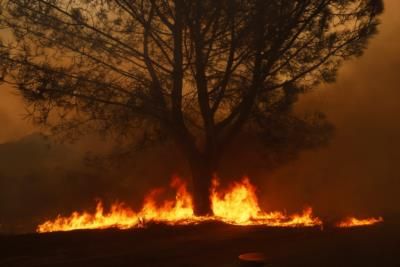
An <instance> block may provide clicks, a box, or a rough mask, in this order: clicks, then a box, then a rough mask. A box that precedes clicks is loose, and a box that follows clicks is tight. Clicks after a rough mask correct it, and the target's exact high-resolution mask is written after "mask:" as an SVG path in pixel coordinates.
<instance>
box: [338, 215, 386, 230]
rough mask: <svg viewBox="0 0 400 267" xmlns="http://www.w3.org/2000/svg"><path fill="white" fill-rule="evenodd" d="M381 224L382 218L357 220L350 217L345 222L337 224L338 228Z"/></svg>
mask: <svg viewBox="0 0 400 267" xmlns="http://www.w3.org/2000/svg"><path fill="white" fill-rule="evenodd" d="M381 222H383V218H382V217H377V218H367V219H357V218H355V217H348V218H346V219H344V220H343V221H341V222H339V223H337V224H336V226H337V227H341V228H349V227H359V226H368V225H374V224H377V223H381Z"/></svg>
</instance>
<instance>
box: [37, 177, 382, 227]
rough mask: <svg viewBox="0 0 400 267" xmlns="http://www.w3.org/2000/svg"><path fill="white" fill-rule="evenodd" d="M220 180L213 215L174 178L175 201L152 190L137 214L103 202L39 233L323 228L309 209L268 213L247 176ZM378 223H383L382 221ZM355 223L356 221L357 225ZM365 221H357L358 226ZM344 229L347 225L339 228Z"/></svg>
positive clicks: (214, 192)
mask: <svg viewBox="0 0 400 267" xmlns="http://www.w3.org/2000/svg"><path fill="white" fill-rule="evenodd" d="M219 186H220V185H219V181H218V180H217V179H214V180H213V181H212V187H211V189H210V199H211V205H212V211H213V215H212V216H196V215H195V214H194V205H193V199H192V196H191V195H190V193H189V192H188V190H187V187H186V183H185V182H184V181H182V180H180V179H179V178H177V177H175V178H173V179H172V181H171V184H170V187H171V188H172V189H174V190H175V191H176V194H175V199H174V200H165V201H157V200H158V198H159V197H160V196H161V194H162V193H163V191H164V190H163V189H155V190H152V191H151V192H150V193H149V194H148V195H147V196H146V197H145V198H144V204H143V206H142V209H141V210H140V211H139V212H135V211H134V210H132V209H131V208H129V207H128V206H126V205H125V204H124V203H120V202H117V203H114V204H112V205H111V207H110V209H109V210H108V211H107V212H106V211H105V209H104V207H103V204H102V202H101V201H99V202H98V203H97V206H96V211H95V212H93V213H90V212H86V211H84V212H77V211H74V212H73V213H72V214H71V215H70V216H67V217H63V216H61V215H58V216H57V218H55V219H53V220H48V221H45V222H44V223H42V224H40V225H39V226H38V227H37V229H36V230H37V232H39V233H44V232H55V231H71V230H78V229H105V228H119V229H129V228H135V227H145V226H146V224H147V223H149V222H154V223H164V224H168V225H188V224H199V223H201V222H205V221H221V222H224V223H227V224H232V225H265V226H273V227H313V226H322V221H321V220H320V219H319V218H318V217H315V216H314V215H313V214H312V209H311V208H310V207H308V208H306V209H304V210H303V212H302V213H300V214H293V215H287V214H285V213H283V212H278V211H275V212H265V211H263V210H262V209H261V208H260V206H259V203H258V198H257V194H256V188H255V187H254V186H253V185H252V184H251V183H250V180H249V179H248V178H247V177H245V178H243V179H242V180H241V181H240V182H235V183H233V184H232V185H231V186H230V187H229V188H228V189H226V190H219ZM378 220H382V218H379V219H378ZM354 222H355V221H353V223H354ZM361 222H363V220H361V221H358V223H359V225H366V224H360V223H361ZM340 227H345V226H340Z"/></svg>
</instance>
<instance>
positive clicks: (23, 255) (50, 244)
mask: <svg viewBox="0 0 400 267" xmlns="http://www.w3.org/2000/svg"><path fill="white" fill-rule="evenodd" d="M399 226H400V223H399V222H390V221H385V222H384V223H382V224H380V225H376V226H372V227H360V228H352V229H336V228H329V227H328V228H327V227H325V229H324V230H321V229H320V228H298V229H287V228H286V229H285V228H265V227H240V226H229V225H223V224H218V223H208V224H202V225H196V226H179V227H176V226H175V227H172V226H165V225H152V226H150V227H148V228H146V229H132V230H125V231H122V230H115V229H110V230H94V231H73V232H65V233H49V234H25V235H3V236H0V266H5V267H12V266H23V267H33V266H157V267H158V266H180V267H183V266H185V267H189V266H193V267H200V266H210V267H214V266H215V267H228V266H232V267H235V266H238V262H237V257H238V255H239V254H241V253H246V252H253V251H258V252H263V253H265V254H266V255H267V257H268V259H269V265H268V266H276V267H278V266H377V267H378V266H379V267H387V266H389V267H390V266H400V227H399Z"/></svg>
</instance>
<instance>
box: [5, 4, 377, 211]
mask: <svg viewBox="0 0 400 267" xmlns="http://www.w3.org/2000/svg"><path fill="white" fill-rule="evenodd" d="M0 3H1V4H0V12H1V13H0V14H1V15H0V25H1V28H2V33H3V35H4V36H6V37H5V38H3V39H4V40H3V41H2V42H1V44H0V57H1V74H2V75H1V77H2V81H3V82H8V83H11V84H14V85H15V87H16V88H17V89H18V90H19V92H20V93H21V94H22V95H23V97H24V99H25V100H26V102H27V105H28V107H29V110H30V111H31V115H32V117H33V118H34V119H35V121H36V122H38V123H43V124H45V125H49V126H51V127H53V129H54V130H58V132H61V133H77V134H82V133H84V132H85V131H84V130H85V129H87V128H86V127H88V126H90V127H92V126H94V127H98V128H100V129H102V130H112V131H119V132H123V133H125V134H126V135H127V136H133V135H134V134H132V133H137V132H142V133H144V136H146V137H147V138H149V139H150V140H154V139H156V138H159V137H161V136H167V137H169V138H170V139H172V140H173V141H174V142H175V143H176V145H177V147H178V148H179V150H180V151H181V152H182V154H183V155H184V156H185V158H186V159H187V161H188V164H189V166H190V168H191V171H192V181H193V187H194V196H195V204H196V213H197V214H207V213H209V211H210V203H209V201H210V200H209V197H208V196H209V194H208V193H209V188H210V182H211V177H212V174H213V172H214V171H215V170H216V169H217V167H218V164H219V161H220V159H221V157H222V156H223V153H224V151H225V150H226V147H228V146H229V145H230V144H231V143H232V141H233V140H234V139H235V138H236V137H237V136H238V134H239V133H241V132H243V131H245V130H249V131H251V132H256V133H262V134H261V137H262V138H264V140H266V143H267V144H269V145H271V146H272V145H275V144H276V142H278V141H279V142H283V143H285V142H291V141H293V140H289V139H290V138H292V139H294V140H295V142H296V143H297V144H302V146H301V147H304V146H310V145H313V144H317V143H319V142H320V141H321V138H316V139H315V138H310V135H312V134H313V133H315V130H318V129H321V127H322V129H326V125H327V124H326V123H325V122H324V120H323V118H321V117H318V116H314V117H312V118H308V119H301V118H297V117H296V116H295V115H293V113H292V111H291V108H292V106H293V104H294V103H295V102H296V100H297V96H298V95H299V94H301V93H303V92H305V91H306V90H307V89H309V88H311V87H313V86H315V85H316V84H317V83H319V82H331V81H333V80H334V79H335V75H336V73H337V70H338V67H339V66H340V63H341V62H342V61H343V60H346V59H349V58H351V57H353V56H359V55H361V53H362V51H363V50H364V48H365V46H366V43H367V41H368V39H369V37H370V36H372V35H373V34H374V33H375V32H376V27H377V24H378V19H377V15H378V14H379V13H381V12H382V9H383V4H382V1H380V0H273V1H265V0H247V1H243V0H220V1H212V0H113V1H111V0H35V1H29V0H28V1H27V0H1V1H0ZM325 132H326V131H324V130H318V131H317V137H318V134H323V133H325ZM314 137H315V136H314ZM322 139H323V138H322Z"/></svg>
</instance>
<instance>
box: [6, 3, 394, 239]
mask: <svg viewBox="0 0 400 267" xmlns="http://www.w3.org/2000/svg"><path fill="white" fill-rule="evenodd" d="M399 8H400V3H399V2H398V1H396V0H390V1H389V0H388V1H386V11H385V13H384V15H383V18H382V25H381V27H380V33H379V34H378V35H377V36H376V37H375V38H373V39H372V40H371V42H370V45H369V47H368V50H367V51H366V53H365V55H363V56H362V57H361V58H359V59H356V60H353V61H351V62H347V63H346V64H345V65H344V66H343V68H342V69H341V71H340V73H339V76H338V80H337V82H336V83H335V84H330V85H323V86H321V87H320V88H316V89H315V90H314V91H312V92H310V93H308V94H307V95H305V96H304V97H303V98H302V99H301V100H300V102H299V104H298V106H297V109H298V111H299V112H308V111H315V110H319V111H322V112H324V113H325V114H326V115H327V117H328V119H329V121H330V122H332V123H333V124H334V125H335V127H336V133H335V136H334V138H333V139H332V141H331V143H330V144H329V146H327V147H322V148H320V149H318V150H313V151H307V152H304V153H302V154H301V155H300V156H299V158H297V159H295V160H293V161H291V162H290V163H288V164H286V165H283V166H281V167H279V168H276V169H273V170H269V171H267V169H268V168H267V167H268V165H267V162H266V160H265V159H263V158H260V157H256V156H255V155H258V153H252V152H254V150H257V149H258V148H259V147H258V146H257V144H251V147H250V148H251V149H247V150H246V151H241V152H237V154H232V155H230V156H229V160H228V164H227V165H226V166H225V168H224V170H223V171H222V172H221V176H222V178H223V179H226V180H228V178H229V179H230V180H232V179H240V178H241V176H242V175H249V176H250V178H251V180H252V181H254V183H256V184H257V186H258V188H259V194H260V195H261V196H260V200H261V205H262V206H263V207H264V208H266V209H267V210H284V209H286V210H288V211H289V212H291V211H298V210H299V209H301V208H302V207H303V206H304V205H307V204H308V205H311V206H312V207H314V209H315V211H316V214H317V215H320V216H323V217H330V218H334V217H337V216H345V215H349V214H354V215H358V216H367V215H368V216H374V215H383V216H385V215H386V214H387V215H391V214H399V213H400V206H399V205H398V203H400V202H399V200H400V199H399V196H400V170H399V168H398V161H399V159H400V138H399V137H400V117H399V114H400V105H399V103H398V99H400V90H399V82H400V77H399V73H398V72H399V69H400V54H399V48H398V42H399V38H400V37H399V36H400V17H399V16H398V14H397V11H398V10H399ZM0 93H1V95H0V96H1V98H2V101H1V106H0V125H3V126H5V127H2V130H1V131H0V232H25V231H32V230H33V229H34V226H35V225H37V224H38V223H39V222H41V221H43V219H44V218H52V217H55V216H56V215H57V214H58V213H61V214H69V213H70V212H71V211H73V210H76V209H79V210H82V209H89V210H90V209H93V208H94V206H95V205H94V200H95V199H96V198H101V199H103V200H104V201H105V202H106V204H107V203H108V204H109V203H111V202H112V201H114V200H121V201H126V202H127V203H128V204H131V205H133V207H134V208H137V207H138V206H139V205H140V203H141V201H142V199H143V196H144V193H145V192H147V191H149V190H150V188H154V187H158V186H162V185H167V184H168V180H169V178H170V177H171V176H172V175H174V174H179V175H182V176H183V177H189V172H188V170H187V169H186V167H184V166H183V165H184V164H183V162H184V161H183V159H182V158H181V157H180V156H179V154H178V153H177V152H175V150H174V149H173V148H172V147H170V146H169V145H164V146H161V147H155V148H152V149H150V150H145V151H141V152H139V153H137V154H136V155H135V156H134V157H133V158H129V159H125V160H123V161H121V162H120V164H119V165H118V166H115V165H107V164H106V165H103V164H96V163H94V164H93V163H92V164H89V165H88V164H86V163H85V158H86V157H87V154H86V151H88V150H92V151H94V152H98V151H102V152H103V151H104V150H106V149H105V148H104V147H103V146H104V142H103V141H102V140H100V141H99V140H95V141H93V140H92V138H91V137H89V138H85V139H84V140H81V141H80V142H79V143H77V144H74V145H69V144H55V143H54V142H51V141H49V140H46V139H45V138H43V137H41V136H39V135H37V134H32V133H33V132H36V131H37V130H38V129H37V128H35V127H34V126H32V125H30V124H29V122H26V121H24V120H22V115H23V114H24V110H23V103H22V101H21V100H20V99H19V98H18V97H17V96H15V95H11V94H9V93H5V91H4V90H0ZM237 163H240V164H237ZM243 165H246V166H247V168H244V169H243V168H241V167H242V166H243ZM224 181H225V180H224ZM135 205H136V206H135Z"/></svg>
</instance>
